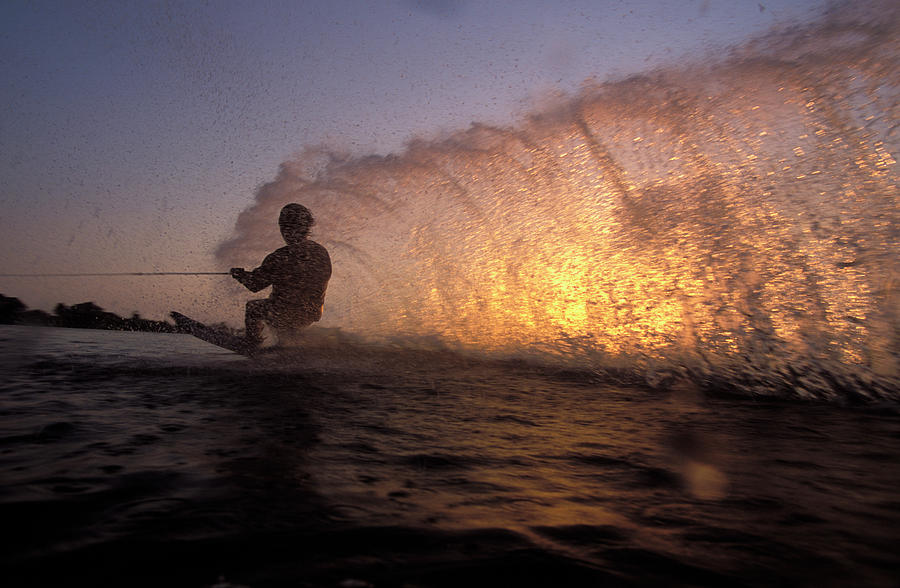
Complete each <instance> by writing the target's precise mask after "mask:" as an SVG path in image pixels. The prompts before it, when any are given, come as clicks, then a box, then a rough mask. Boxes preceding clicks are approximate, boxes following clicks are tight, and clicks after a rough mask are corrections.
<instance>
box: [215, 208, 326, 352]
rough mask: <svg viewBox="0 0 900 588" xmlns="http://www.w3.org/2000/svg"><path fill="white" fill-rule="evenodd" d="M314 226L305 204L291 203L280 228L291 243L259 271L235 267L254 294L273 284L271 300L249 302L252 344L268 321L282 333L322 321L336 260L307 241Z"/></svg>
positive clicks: (257, 341)
mask: <svg viewBox="0 0 900 588" xmlns="http://www.w3.org/2000/svg"><path fill="white" fill-rule="evenodd" d="M314 222H315V221H314V220H313V216H312V213H311V212H310V211H309V209H308V208H306V207H305V206H302V205H300V204H288V205H286V206H285V207H284V208H282V209H281V214H280V215H279V217H278V226H279V227H280V228H281V236H282V237H284V241H285V243H287V245H285V246H284V247H281V248H280V249H277V250H276V251H274V252H272V253H270V254H269V255H267V256H266V258H265V260H263V262H262V265H260V266H259V267H258V268H256V269H255V270H252V271H246V270H245V269H244V268H242V267H235V268H231V276H232V277H233V278H234V279H235V280H237V281H238V282H240V283H241V284H243V285H244V286H245V287H246V288H247V289H248V290H250V291H251V292H259V291H260V290H262V289H263V288H266V287H268V286H272V292H271V294H270V295H269V297H268V298H265V299H262V300H250V301H249V302H247V311H246V314H245V315H244V326H245V337H246V340H247V343H248V344H249V345H251V346H259V345H260V344H261V343H262V340H263V339H262V330H263V324H264V323H267V324H268V325H269V326H271V327H272V328H274V329H275V331H276V332H277V333H279V335H281V334H284V333H286V332H289V331H292V330H299V329H302V328H303V327H307V326H309V325H311V324H312V323H314V322H316V321H318V320H319V319H320V318H322V311H323V309H324V306H325V289H326V288H327V287H328V280H329V279H330V278H331V258H330V257H329V255H328V251H326V249H325V248H324V247H322V246H321V245H319V244H318V243H316V242H315V241H311V240H310V239H308V238H307V235H308V234H309V230H310V228H311V227H312V226H313V224H314Z"/></svg>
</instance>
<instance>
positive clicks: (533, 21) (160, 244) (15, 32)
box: [0, 0, 828, 318]
mask: <svg viewBox="0 0 900 588" xmlns="http://www.w3.org/2000/svg"><path fill="white" fill-rule="evenodd" d="M827 4H828V3H827V2H824V1H818V0H763V1H762V2H759V1H757V0H737V1H735V0H630V1H617V0H594V1H561V2H543V1H532V0H503V1H485V2H474V1H466V0H457V1H453V0H447V1H440V0H421V1H414V0H386V1H384V2H362V1H346V0H321V1H320V0H307V1H302V2H300V1H296V0H284V1H281V0H279V1H264V2H256V1H253V2H251V1H246V2H240V1H221V2H181V1H170V2H147V1H128V0H116V1H108V2H107V1H100V0H98V1H72V2H59V1H56V2H42V1H25V0H7V1H6V2H4V3H3V4H2V7H0V77H2V79H3V83H2V85H0V97H2V103H3V109H2V114H0V178H2V184H0V203H2V213H0V245H2V246H0V273H3V274H11V273H50V272H153V271H173V272H178V271H223V270H226V269H227V268H223V267H219V266H218V265H217V262H216V260H215V258H214V255H213V252H214V249H215V247H216V246H217V244H219V243H220V242H221V241H222V240H223V239H226V238H227V237H228V236H229V235H230V234H231V232H232V230H233V227H234V222H235V219H236V217H237V215H238V214H239V213H240V211H241V210H243V209H245V208H246V207H247V206H249V205H250V204H251V202H252V200H253V197H254V191H255V189H256V188H257V187H258V186H259V185H261V184H263V183H265V182H268V181H271V180H272V179H273V178H274V176H275V174H276V173H277V170H278V166H279V164H281V163H282V162H284V161H286V160H289V159H290V158H291V157H292V156H293V155H294V154H296V153H298V152H299V151H300V150H302V149H303V148H304V147H306V146H317V145H325V146H328V147H329V148H331V149H336V150H340V151H345V152H347V153H349V154H351V155H356V156H362V155H366V154H380V155H384V154H388V153H392V152H398V151H402V150H403V148H404V145H405V144H406V142H408V141H409V140H410V139H412V138H414V137H426V138H427V137H434V136H437V135H439V134H440V133H442V132H447V131H453V130H457V129H462V128H465V127H467V126H468V125H469V124H470V123H472V122H484V123H490V124H497V125H509V124H513V123H514V122H515V121H516V119H517V118H518V117H521V116H523V115H524V114H526V113H527V112H529V111H530V110H532V109H534V108H537V107H539V106H540V104H541V103H542V101H545V100H547V99H548V98H549V97H551V96H553V95H554V94H558V93H573V92H577V90H578V88H579V87H580V86H581V85H582V84H583V83H584V82H585V81H586V80H589V79H592V78H593V79H599V80H604V79H607V78H609V77H621V76H624V75H627V74H630V73H637V72H641V71H645V70H648V69H651V68H653V67H657V66H664V65H666V64H672V63H677V62H679V61H681V60H686V59H694V60H697V59H702V58H703V56H704V55H715V54H719V53H721V52H722V50H724V49H725V48H727V47H728V46H730V45H733V44H735V43H738V42H740V41H742V40H744V39H746V38H747V37H749V36H752V35H755V34H759V33H762V32H764V31H766V30H767V29H769V28H771V27H773V26H783V25H788V24H790V23H792V22H807V21H809V20H811V19H813V18H814V17H815V16H816V15H817V14H818V13H820V12H821V11H822V10H823V9H824V8H825V7H826V6H827ZM274 220H275V219H273V230H274ZM226 280H228V281H230V278H227V277H224V276H223V277H211V278H178V279H172V280H161V279H157V278H153V277H142V278H134V279H127V280H126V279H119V278H84V279H73V278H52V279H50V278H46V279H45V278H42V279H35V278H8V277H0V292H2V293H3V294H5V295H8V296H17V297H19V298H21V299H22V300H23V301H24V302H25V303H26V304H28V305H29V306H30V307H37V308H45V309H52V305H53V304H54V303H56V302H65V303H67V304H73V303H77V302H82V301H85V300H93V301H95V302H96V303H98V304H100V305H101V306H103V307H105V308H107V309H109V310H112V311H114V312H118V313H120V314H127V313H130V312H131V311H134V310H138V311H141V312H142V313H143V314H145V315H146V316H150V317H151V318H162V316H163V312H164V309H166V308H168V307H169V306H168V305H169V304H171V305H173V306H174V305H175V304H187V305H195V307H203V308H204V309H205V310H204V312H205V314H206V316H211V315H214V314H215V312H216V306H215V305H216V304H218V303H219V302H220V301H215V300H209V301H207V300H203V298H204V297H205V296H206V294H205V292H207V291H209V289H211V288H212V289H215V288H216V284H217V283H219V282H224V281H226ZM217 281H218V282H217ZM199 283H202V285H203V288H198V287H196V285H197V284H199ZM245 299H246V297H245V298H243V299H240V300H236V301H235V303H234V304H232V303H231V301H229V302H228V305H230V306H229V307H228V308H229V310H228V311H227V313H228V314H229V315H233V314H234V311H235V308H238V306H239V305H242V303H243V301H244V300H245ZM235 304H236V305H238V306H235Z"/></svg>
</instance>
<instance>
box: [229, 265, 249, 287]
mask: <svg viewBox="0 0 900 588" xmlns="http://www.w3.org/2000/svg"><path fill="white" fill-rule="evenodd" d="M246 276H247V270H245V269H244V268H242V267H233V268H231V277H232V278H234V279H235V280H237V281H238V282H240V283H242V284H243V283H244V278H245V277H246Z"/></svg>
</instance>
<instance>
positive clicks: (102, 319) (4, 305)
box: [0, 294, 178, 333]
mask: <svg viewBox="0 0 900 588" xmlns="http://www.w3.org/2000/svg"><path fill="white" fill-rule="evenodd" d="M0 325H31V326H42V327H71V328H76V329H105V330H108V331H148V332H153V333H177V332H178V329H177V328H176V327H175V325H173V324H171V323H168V322H165V321H154V320H150V319H145V318H141V315H140V314H138V313H137V312H135V313H134V314H132V315H131V317H130V318H122V317H120V316H119V315H117V314H115V313H112V312H107V311H105V310H103V309H102V308H101V307H99V306H97V305H96V304H94V303H93V302H82V303H80V304H73V305H72V306H66V305H65V304H62V303H59V304H57V305H56V307H55V308H54V310H53V314H50V313H48V312H45V311H43V310H37V309H31V310H30V309H29V308H28V307H27V306H26V305H25V304H24V303H23V302H22V301H21V300H19V299H18V298H13V297H9V296H4V295H3V294H0Z"/></svg>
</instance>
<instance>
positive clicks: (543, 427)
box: [0, 326, 900, 588]
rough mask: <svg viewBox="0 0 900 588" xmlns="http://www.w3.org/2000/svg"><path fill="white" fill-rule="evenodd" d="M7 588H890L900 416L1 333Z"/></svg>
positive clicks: (473, 365)
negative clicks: (80, 587)
mask: <svg viewBox="0 0 900 588" xmlns="http://www.w3.org/2000/svg"><path fill="white" fill-rule="evenodd" d="M0 358H2V359H0V369H2V374H3V377H2V379H0V414H2V420H0V475H2V487H0V518H2V520H3V528H4V535H5V540H6V541H5V542H6V544H7V547H6V548H5V549H4V550H3V553H2V556H0V557H2V559H0V561H2V569H3V577H4V580H3V583H4V585H6V586H27V585H73V584H74V585H81V584H90V585H95V586H96V585H109V586H160V585H163V586H195V587H201V586H213V585H219V586H232V587H234V586H250V587H253V588H256V587H263V586H367V585H372V586H403V585H406V586H461V585H492V586H494V585H497V586H554V585H571V586H575V585H578V586H599V585H603V586H620V585H622V586H644V585H674V586H719V585H729V586H773V585H790V586H851V585H852V586H897V570H898V569H900V555H898V551H897V544H898V540H900V493H898V482H900V416H898V412H897V410H896V407H895V406H894V405H890V404H887V405H879V406H873V405H868V406H862V407H842V406H837V405H834V404H827V403H822V402H819V403H799V402H793V403H788V402H778V401H774V400H770V401H761V400H759V399H750V398H746V399H742V398H734V397H724V396H718V397H716V396H710V395H708V394H707V395H704V394H702V393H701V392H700V391H699V390H697V389H696V388H695V387H693V386H691V385H689V384H687V383H684V384H677V383H676V384H674V385H672V386H670V387H668V388H667V389H665V390H661V389H657V390H652V389H649V388H646V387H637V386H626V385H624V384H621V383H618V384H617V383H614V382H612V381H611V380H610V379H608V378H607V379H606V380H603V379H600V378H598V377H596V376H595V375H591V374H590V373H586V372H585V373H578V372H572V371H564V370H553V369H549V368H537V367H534V366H529V365H527V364H514V363H510V362H507V363H500V362H487V361H478V360H476V359H472V358H468V359H467V358H462V357H459V356H456V355H451V354H446V353H438V352H421V351H420V352H413V351H403V350H399V349H388V348H380V349H372V348H366V347H352V346H351V347H346V346H334V345H332V346H320V347H312V348H308V349H307V350H306V351H305V352H303V353H300V352H295V353H291V354H282V355H278V354H270V355H267V356H264V357H262V358H260V359H255V360H249V359H246V358H242V357H240V356H237V355H234V354H231V353H228V352H223V351H221V350H219V349H217V348H215V347H212V346H210V345H207V344H205V343H202V342H200V341H197V340H195V339H193V338H191V337H189V336H186V335H169V334H146V333H117V332H105V331H87V330H75V329H69V330H63V329H45V328H25V327H9V326H5V327H0Z"/></svg>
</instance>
